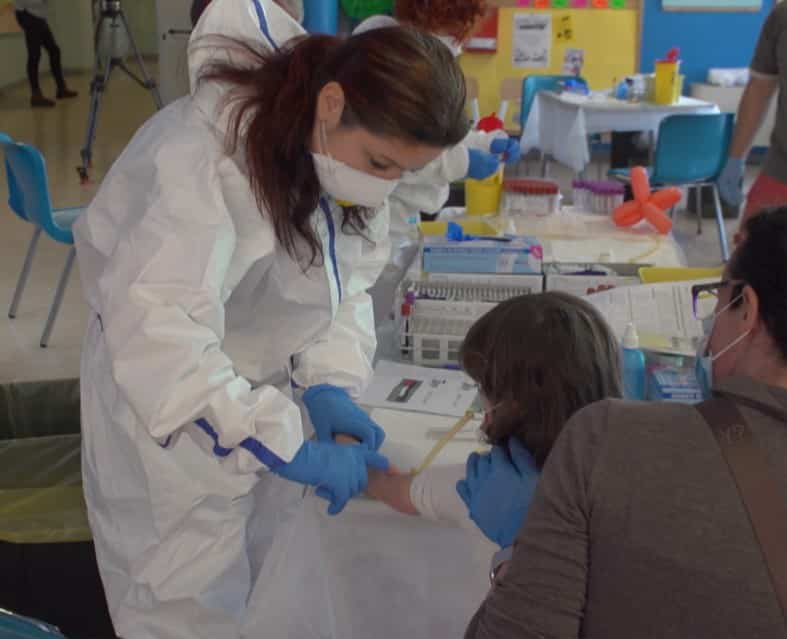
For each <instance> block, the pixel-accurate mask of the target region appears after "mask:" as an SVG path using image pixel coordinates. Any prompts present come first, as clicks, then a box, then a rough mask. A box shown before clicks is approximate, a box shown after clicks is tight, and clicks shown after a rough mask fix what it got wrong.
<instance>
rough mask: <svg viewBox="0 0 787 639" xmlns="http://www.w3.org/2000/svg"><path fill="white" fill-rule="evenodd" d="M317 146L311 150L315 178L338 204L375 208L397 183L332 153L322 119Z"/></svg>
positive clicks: (379, 205)
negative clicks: (360, 168) (329, 150)
mask: <svg viewBox="0 0 787 639" xmlns="http://www.w3.org/2000/svg"><path fill="white" fill-rule="evenodd" d="M320 147H321V151H322V153H312V160H313V161H314V170H315V171H316V172H317V179H319V180H320V186H321V187H322V190H323V191H325V192H326V193H327V194H328V195H330V196H331V197H332V198H333V199H335V200H336V201H337V202H339V203H341V204H349V205H355V206H365V207H367V208H370V209H376V208H379V207H381V206H382V205H383V204H384V203H385V200H386V199H388V196H389V195H391V192H392V191H393V190H394V189H395V188H396V185H397V184H398V183H399V180H385V179H383V178H379V177H377V176H376V175H370V174H369V173H364V172H363V171H359V170H358V169H354V168H352V167H351V166H348V165H347V164H345V163H344V162H340V161H339V160H336V159H335V158H334V157H332V156H331V154H330V153H328V135H327V133H326V131H325V122H320Z"/></svg>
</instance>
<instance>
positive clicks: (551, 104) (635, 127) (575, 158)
mask: <svg viewBox="0 0 787 639" xmlns="http://www.w3.org/2000/svg"><path fill="white" fill-rule="evenodd" d="M718 112H719V109H718V107H717V106H716V105H715V104H712V103H710V102H704V101H702V100H696V99H694V98H687V97H681V99H680V102H678V103H677V104H673V105H658V104H650V103H647V102H639V103H634V102H623V101H620V100H614V99H612V98H606V97H604V98H596V97H595V96H580V95H576V94H572V93H562V94H560V95H558V94H557V93H553V92H551V91H540V92H539V93H538V94H537V95H536V98H535V100H534V101H533V106H532V108H531V110H530V114H529V115H528V118H527V122H526V124H525V130H524V131H523V132H522V140H521V144H522V147H523V150H530V149H539V150H540V151H542V152H543V153H544V154H545V155H547V156H549V157H551V158H553V159H554V160H556V161H557V162H560V163H561V164H564V165H565V166H567V167H569V168H571V169H573V170H574V171H575V172H577V173H580V172H582V170H584V168H585V167H586V166H587V164H588V163H589V162H590V148H589V146H588V136H590V135H593V134H596V133H609V132H612V131H649V132H651V134H653V135H654V139H655V134H656V133H657V132H658V128H659V124H661V121H662V120H663V119H664V118H666V117H667V116H669V115H675V114H686V113H699V114H705V113H711V114H712V113H718Z"/></svg>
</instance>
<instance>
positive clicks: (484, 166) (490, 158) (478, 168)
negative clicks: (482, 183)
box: [467, 149, 500, 180]
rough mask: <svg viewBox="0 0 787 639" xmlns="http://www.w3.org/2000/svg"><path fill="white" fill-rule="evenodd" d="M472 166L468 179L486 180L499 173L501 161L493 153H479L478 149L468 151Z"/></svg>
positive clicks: (468, 172)
mask: <svg viewBox="0 0 787 639" xmlns="http://www.w3.org/2000/svg"><path fill="white" fill-rule="evenodd" d="M467 154H468V156H470V164H469V167H468V169H467V177H469V178H473V179H474V180H485V179H486V178H488V177H491V176H493V175H494V174H495V173H497V170H498V169H499V168H500V159H499V158H498V157H497V156H496V155H493V154H492V153H487V152H486V151H479V150H478V149H468V151H467Z"/></svg>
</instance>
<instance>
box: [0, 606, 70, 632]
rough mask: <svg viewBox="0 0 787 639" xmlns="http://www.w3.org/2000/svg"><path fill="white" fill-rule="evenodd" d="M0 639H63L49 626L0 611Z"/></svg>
mask: <svg viewBox="0 0 787 639" xmlns="http://www.w3.org/2000/svg"><path fill="white" fill-rule="evenodd" d="M0 639H65V637H64V636H63V635H62V634H60V632H59V631H58V629H57V628H55V627H54V626H50V625H49V624H46V623H42V622H40V621H36V620H35V619H29V618H28V617H20V616H19V615H15V614H12V613H10V612H7V611H5V610H2V609H0Z"/></svg>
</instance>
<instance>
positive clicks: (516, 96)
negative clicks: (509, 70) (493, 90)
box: [497, 78, 522, 124]
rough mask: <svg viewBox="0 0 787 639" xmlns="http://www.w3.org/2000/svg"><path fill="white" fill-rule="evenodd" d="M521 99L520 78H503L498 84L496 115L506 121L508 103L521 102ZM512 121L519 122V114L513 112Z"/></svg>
mask: <svg viewBox="0 0 787 639" xmlns="http://www.w3.org/2000/svg"><path fill="white" fill-rule="evenodd" d="M521 101H522V80H520V79H519V78H503V82H502V83H501V84H500V107H498V110H497V117H499V118H500V119H501V120H503V122H507V118H506V115H507V113H508V103H509V102H514V103H515V104H521ZM515 116H516V117H515V118H514V122H516V123H517V124H519V114H518V113H517V114H515Z"/></svg>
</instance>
